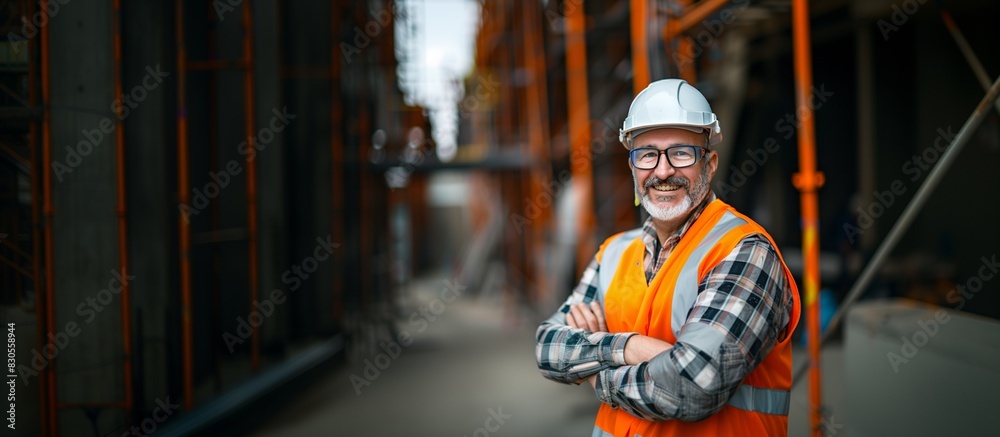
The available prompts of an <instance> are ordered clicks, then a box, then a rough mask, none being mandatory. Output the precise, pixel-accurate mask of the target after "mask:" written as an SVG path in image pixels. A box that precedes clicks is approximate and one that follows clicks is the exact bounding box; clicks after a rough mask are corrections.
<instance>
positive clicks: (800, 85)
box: [792, 0, 823, 437]
mask: <svg viewBox="0 0 1000 437" xmlns="http://www.w3.org/2000/svg"><path fill="white" fill-rule="evenodd" d="M792 37H793V47H794V62H795V106H796V111H797V112H796V113H797V114H799V118H798V128H799V129H798V135H799V172H798V173H796V174H795V175H794V177H793V183H794V185H795V187H796V188H797V189H798V190H799V191H800V192H801V196H802V255H803V258H804V264H805V269H804V274H803V281H804V282H805V303H806V321H807V327H808V334H809V357H810V361H811V367H810V373H809V424H810V434H811V435H813V436H816V437H822V435H823V430H822V428H821V426H820V425H821V424H822V402H823V396H822V379H821V369H820V360H819V354H820V321H819V286H820V272H819V200H818V194H817V191H818V190H819V187H821V186H822V185H823V174H822V173H820V172H817V171H816V129H815V119H814V118H813V111H812V108H813V106H812V101H811V100H812V88H813V83H812V50H811V47H810V45H811V41H810V36H809V2H808V0H795V1H794V2H793V3H792Z"/></svg>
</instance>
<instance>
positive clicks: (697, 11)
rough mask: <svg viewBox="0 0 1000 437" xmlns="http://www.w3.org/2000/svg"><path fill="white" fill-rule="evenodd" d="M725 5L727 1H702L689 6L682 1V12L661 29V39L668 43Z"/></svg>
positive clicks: (686, 2)
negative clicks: (675, 19)
mask: <svg viewBox="0 0 1000 437" xmlns="http://www.w3.org/2000/svg"><path fill="white" fill-rule="evenodd" d="M727 4H729V0H702V1H700V2H698V4H696V5H694V6H691V5H688V1H684V11H683V12H682V13H681V16H680V17H677V21H671V22H670V23H669V24H668V25H667V26H665V27H664V28H663V39H664V40H665V41H669V40H671V39H673V38H674V37H676V36H678V35H680V34H681V33H684V32H685V31H687V30H688V29H690V28H692V27H694V25H695V24H698V23H699V22H700V21H702V20H704V19H706V18H708V16H709V15H712V14H714V13H715V12H716V11H718V10H719V9H721V8H722V7H723V6H725V5H727Z"/></svg>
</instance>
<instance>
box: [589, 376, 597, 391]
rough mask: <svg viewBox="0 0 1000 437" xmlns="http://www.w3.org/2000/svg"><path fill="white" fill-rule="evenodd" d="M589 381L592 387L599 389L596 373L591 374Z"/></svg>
mask: <svg viewBox="0 0 1000 437" xmlns="http://www.w3.org/2000/svg"><path fill="white" fill-rule="evenodd" d="M587 382H589V383H590V388H593V389H594V390H597V375H596V374H594V375H590V377H588V378H587Z"/></svg>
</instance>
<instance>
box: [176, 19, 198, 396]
mask: <svg viewBox="0 0 1000 437" xmlns="http://www.w3.org/2000/svg"><path fill="white" fill-rule="evenodd" d="M175 6H176V7H175V12H176V14H177V16H176V17H175V22H174V26H175V29H174V35H175V37H176V46H177V197H178V200H179V201H180V203H181V204H182V205H188V204H190V202H191V195H190V194H189V192H190V190H189V189H188V134H187V130H188V126H187V96H186V93H187V50H186V49H185V48H184V0H178V1H177V3H176V4H175ZM177 219H178V227H179V232H178V240H180V241H179V243H178V244H179V249H178V251H179V252H180V270H181V278H180V282H181V284H180V286H181V379H182V383H181V384H182V388H183V390H182V394H183V404H184V409H185V410H188V411H190V410H191V409H192V408H193V407H194V356H193V355H194V346H193V340H192V336H193V333H192V329H193V327H192V323H193V321H192V320H191V225H190V224H189V223H188V220H187V218H186V217H185V216H184V213H183V212H180V213H179V215H178V217H177Z"/></svg>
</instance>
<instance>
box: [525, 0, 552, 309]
mask: <svg viewBox="0 0 1000 437" xmlns="http://www.w3.org/2000/svg"><path fill="white" fill-rule="evenodd" d="M521 4H522V15H523V17H522V18H523V20H522V21H521V22H522V23H524V24H523V25H524V39H523V45H522V51H521V53H522V55H523V57H524V66H525V68H526V69H527V70H528V71H529V72H530V77H531V81H530V82H529V83H528V87H527V88H526V89H525V93H526V98H525V99H524V100H523V105H524V112H522V116H523V117H526V120H525V121H526V124H527V125H528V145H529V154H530V155H529V156H531V159H532V165H531V169H530V170H529V171H530V173H529V175H530V180H531V186H530V191H529V192H530V196H531V197H530V198H531V199H541V198H542V197H541V196H542V193H543V192H544V191H545V187H547V186H548V185H549V180H550V179H549V172H550V170H549V169H550V167H551V165H550V154H549V149H548V143H547V139H548V130H547V129H546V126H547V120H548V117H549V114H548V112H549V110H548V99H547V96H548V91H547V90H546V86H545V85H546V83H545V81H546V77H545V53H544V51H543V50H544V46H543V45H542V40H543V37H542V29H543V27H542V26H543V23H542V10H541V5H540V4H539V3H538V2H535V1H533V0H523V1H522V2H521ZM553 203H554V200H553ZM539 206H541V205H539ZM554 207H555V206H554V205H552V208H554ZM541 209H542V211H541V214H540V216H539V217H538V220H534V221H533V222H532V223H531V232H532V233H533V234H534V235H532V236H531V238H530V239H528V240H527V241H528V246H529V247H528V250H529V251H530V252H529V253H530V255H531V258H532V259H537V258H536V257H538V256H542V254H543V245H542V242H543V241H545V238H544V235H543V234H544V232H545V230H546V229H548V226H549V222H550V218H551V209H549V208H541ZM528 268H529V272H530V273H529V277H530V278H531V279H533V280H534V283H533V284H530V288H529V290H530V291H529V293H532V292H533V294H531V295H530V296H528V297H529V298H530V299H534V300H535V302H540V300H539V298H540V297H541V294H542V293H544V292H545V291H546V290H548V286H547V285H546V281H547V279H548V278H547V277H546V276H545V275H544V274H542V273H540V270H539V269H537V268H536V265H535V264H530V265H529V266H528Z"/></svg>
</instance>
